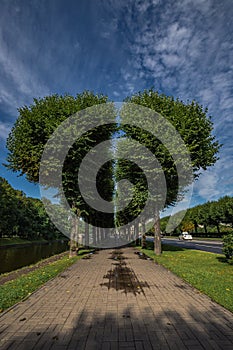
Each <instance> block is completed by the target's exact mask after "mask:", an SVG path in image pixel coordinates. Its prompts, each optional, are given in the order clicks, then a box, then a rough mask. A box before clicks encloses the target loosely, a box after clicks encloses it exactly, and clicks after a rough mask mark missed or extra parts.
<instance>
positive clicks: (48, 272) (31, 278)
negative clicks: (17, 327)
mask: <svg viewBox="0 0 233 350" xmlns="http://www.w3.org/2000/svg"><path fill="white" fill-rule="evenodd" d="M89 251H90V250H81V251H80V252H79V255H78V256H75V257H73V258H71V259H69V257H68V254H67V255H66V256H64V257H62V258H61V259H60V260H57V261H55V262H53V263H50V264H48V265H46V266H44V267H41V268H38V269H37V270H35V271H33V272H29V273H28V274H26V275H22V276H20V277H18V278H16V279H15V280H12V281H9V282H6V283H5V284H3V285H2V286H0V312H2V311H4V310H6V309H8V308H9V307H10V306H12V305H14V304H16V303H17V302H19V301H21V300H23V299H25V298H26V297H28V296H30V294H32V293H33V292H34V291H35V290H36V289H38V288H39V287H40V286H42V285H43V284H44V283H46V282H47V281H48V280H50V279H51V278H53V277H55V276H57V275H58V274H59V273H61V272H62V271H64V270H65V269H66V268H68V267H69V266H70V265H72V264H74V263H75V262H76V261H77V260H78V259H81V258H82V257H84V256H85V255H86V254H87V253H88V252H89Z"/></svg>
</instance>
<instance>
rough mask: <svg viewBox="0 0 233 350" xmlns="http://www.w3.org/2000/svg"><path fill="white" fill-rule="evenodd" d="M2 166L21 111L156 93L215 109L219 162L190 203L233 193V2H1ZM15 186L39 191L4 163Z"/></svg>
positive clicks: (3, 173)
mask: <svg viewBox="0 0 233 350" xmlns="http://www.w3.org/2000/svg"><path fill="white" fill-rule="evenodd" d="M0 5H1V12H0V162H1V163H2V162H4V161H5V157H6V149H5V140H6V137H7V134H8V132H9V130H10V128H11V127H12V125H13V123H14V121H15V120H16V119H17V108H18V107H21V106H23V105H25V104H30V103H32V101H33V98H34V97H43V96H46V95H48V94H52V93H59V94H63V93H66V92H68V93H70V94H76V93H78V92H82V91H83V90H84V89H88V90H93V91H94V92H98V93H104V94H107V95H108V96H109V97H110V98H111V99H113V100H114V101H122V100H123V99H124V98H125V97H126V96H127V95H130V94H132V93H134V92H138V91H141V90H143V89H145V88H150V87H151V86H154V88H155V89H156V90H159V91H160V92H163V93H165V94H168V95H173V96H174V97H178V98H180V99H182V100H183V101H187V100H188V99H189V100H192V99H196V100H197V101H198V102H199V103H200V104H202V105H203V106H207V107H208V108H209V114H210V115H211V116H212V120H213V122H214V134H215V135H216V136H217V139H218V140H219V141H220V143H222V144H223V147H222V149H221V151H220V154H219V156H220V160H219V161H218V162H217V163H216V165H215V166H214V167H212V168H210V169H208V170H207V171H205V173H203V175H201V177H200V179H199V180H198V181H197V182H196V183H195V186H194V192H193V197H192V202H191V205H195V204H197V203H203V202H205V201H207V200H216V199H218V198H219V197H221V196H224V195H233V179H232V174H233V161H232V160H233V155H232V126H233V125H232V123H233V118H232V111H233V36H232V32H233V24H232V18H233V6H232V0H223V1H222V2H219V1H217V0H195V1H193V0H177V1H173V0H171V1H166V0H144V1H137V0H127V1H123V0H102V1H101V0H98V1H96V0H78V1H75V0H74V1H73V0H66V1H64V0H40V1H39V0H30V1H29V0H0ZM0 174H1V176H3V177H5V178H6V179H7V180H8V181H9V182H10V184H11V185H12V186H13V187H14V188H18V189H21V190H23V191H24V192H25V193H26V194H27V195H31V196H39V190H38V187H37V186H35V185H33V184H29V183H28V182H26V181H25V180H24V179H23V178H22V177H21V178H18V177H17V176H16V175H15V174H12V173H10V172H9V171H8V170H6V169H5V168H4V167H3V166H0Z"/></svg>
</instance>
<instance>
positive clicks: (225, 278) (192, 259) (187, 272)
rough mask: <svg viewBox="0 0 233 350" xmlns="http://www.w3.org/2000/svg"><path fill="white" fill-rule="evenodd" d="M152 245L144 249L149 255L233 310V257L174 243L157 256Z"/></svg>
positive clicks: (165, 247)
mask: <svg viewBox="0 0 233 350" xmlns="http://www.w3.org/2000/svg"><path fill="white" fill-rule="evenodd" d="M148 243H149V242H148ZM148 248H149V249H143V252H144V253H145V254H146V255H148V256H149V257H151V258H153V259H154V260H155V261H157V262H158V263H159V264H161V265H163V266H165V267H166V268H168V269H169V270H171V271H172V272H174V273H175V274H176V275H178V276H179V277H181V278H182V279H183V280H185V281H187V282H188V283H189V284H191V285H192V286H194V287H196V288H197V289H199V290H200V291H201V292H203V293H205V294H206V295H208V296H209V297H210V298H212V299H213V300H214V301H216V302H217V303H219V304H221V305H222V306H224V307H225V308H227V309H228V310H230V311H232V312H233V261H231V262H230V263H229V262H227V261H226V259H225V258H224V256H223V255H220V254H213V253H207V252H201V251H197V250H190V249H182V248H178V247H174V246H170V245H164V246H163V253H162V255H161V256H155V255H154V252H153V246H152V244H148ZM140 249H141V248H140Z"/></svg>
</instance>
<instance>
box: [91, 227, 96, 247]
mask: <svg viewBox="0 0 233 350" xmlns="http://www.w3.org/2000/svg"><path fill="white" fill-rule="evenodd" d="M92 240H93V246H95V245H96V227H95V226H93V227H92Z"/></svg>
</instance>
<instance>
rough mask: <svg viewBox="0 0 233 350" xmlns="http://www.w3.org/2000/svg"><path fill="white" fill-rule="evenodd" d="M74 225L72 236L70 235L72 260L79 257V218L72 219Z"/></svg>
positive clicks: (72, 225) (70, 256) (72, 226)
mask: <svg viewBox="0 0 233 350" xmlns="http://www.w3.org/2000/svg"><path fill="white" fill-rule="evenodd" d="M71 220H72V224H71V235H70V253H69V258H72V257H73V256H76V255H77V250H78V249H77V242H78V237H77V235H78V223H77V216H76V215H75V216H72V218H71Z"/></svg>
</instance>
